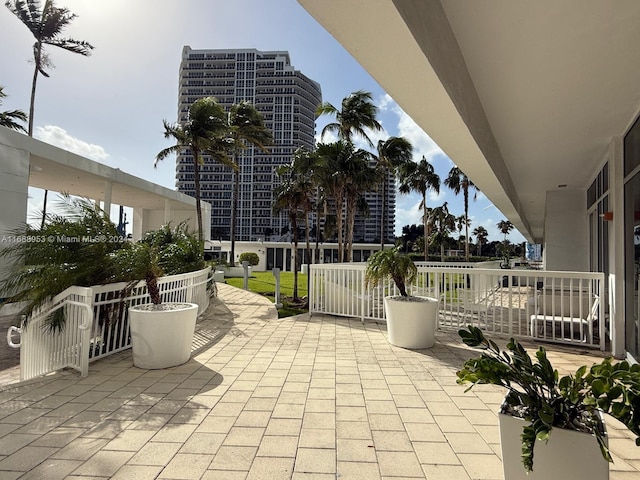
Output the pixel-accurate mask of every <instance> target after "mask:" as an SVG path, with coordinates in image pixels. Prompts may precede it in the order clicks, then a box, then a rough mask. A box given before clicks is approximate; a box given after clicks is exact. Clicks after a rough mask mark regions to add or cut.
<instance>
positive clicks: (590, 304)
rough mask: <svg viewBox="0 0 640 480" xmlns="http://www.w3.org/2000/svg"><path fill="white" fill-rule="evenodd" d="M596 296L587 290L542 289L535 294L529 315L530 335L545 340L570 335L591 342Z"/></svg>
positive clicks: (596, 311) (596, 312)
mask: <svg viewBox="0 0 640 480" xmlns="http://www.w3.org/2000/svg"><path fill="white" fill-rule="evenodd" d="M599 306H600V298H599V297H598V296H597V295H594V294H591V293H589V292H584V291H582V292H543V293H541V294H539V295H538V297H537V298H536V310H537V312H538V313H535V314H533V315H531V336H532V337H536V338H542V339H546V340H553V339H556V338H562V339H566V338H571V339H574V338H575V336H576V334H579V337H580V340H581V341H582V342H585V343H591V342H592V340H593V323H594V321H595V320H597V318H598V310H599Z"/></svg>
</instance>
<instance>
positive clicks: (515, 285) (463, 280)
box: [309, 263, 610, 350]
mask: <svg viewBox="0 0 640 480" xmlns="http://www.w3.org/2000/svg"><path fill="white" fill-rule="evenodd" d="M365 268H366V264H363V263H351V264H322V265H312V266H311V272H310V280H309V312H310V313H312V314H313V313H326V314H330V315H339V316H349V317H359V318H361V319H362V320H363V321H364V320H376V321H385V314H384V302H383V299H384V297H385V296H387V295H398V294H399V293H398V291H397V289H396V287H395V285H394V284H393V283H392V282H390V281H385V282H384V283H383V284H381V285H379V286H376V287H369V288H366V287H365V286H364V273H365ZM408 290H409V292H410V293H411V294H413V295H420V296H427V297H432V298H436V299H437V300H438V301H439V325H440V326H441V327H452V328H460V327H464V326H465V325H469V324H471V325H475V326H478V327H480V328H482V329H483V330H485V331H487V332H490V333H495V334H499V335H508V336H516V337H529V338H533V339H537V340H544V341H550V342H559V343H565V344H567V343H569V344H579V345H584V346H589V347H595V348H599V349H601V350H605V349H608V348H610V344H609V340H610V332H609V329H608V319H607V316H606V313H607V312H608V311H609V309H608V301H609V299H608V296H607V294H606V292H605V279H604V274H603V273H591V272H551V271H541V270H499V269H480V268H468V267H467V266H464V267H462V266H457V267H450V266H442V265H439V266H434V265H433V264H430V265H428V266H422V265H419V266H418V278H417V280H416V281H415V282H414V284H413V285H411V286H410V287H409V289H408Z"/></svg>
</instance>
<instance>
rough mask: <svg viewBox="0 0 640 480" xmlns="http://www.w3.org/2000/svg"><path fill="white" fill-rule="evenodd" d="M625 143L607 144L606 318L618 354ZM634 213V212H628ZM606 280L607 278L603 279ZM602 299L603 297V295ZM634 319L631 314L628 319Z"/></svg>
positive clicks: (621, 336) (622, 321) (613, 349)
mask: <svg viewBox="0 0 640 480" xmlns="http://www.w3.org/2000/svg"><path fill="white" fill-rule="evenodd" d="M623 157H624V145H623V140H622V137H614V138H613V139H612V140H611V143H610V144H609V172H610V173H609V210H610V211H612V212H613V221H611V222H606V223H608V224H609V265H610V270H611V281H610V283H609V288H610V289H611V290H612V291H611V292H609V296H610V299H611V300H613V301H612V302H611V305H610V312H609V322H610V328H611V329H612V338H611V353H612V354H613V356H615V357H617V358H622V357H623V356H624V355H625V312H624V310H625V298H624V297H625V294H624V290H625V288H624V283H625V282H624V281H625V278H624V276H625V275H624V270H625V258H624V252H625V245H624V242H625V238H624V217H625V213H627V212H625V211H624V164H623ZM630 214H631V215H633V212H630ZM606 281H609V279H606ZM603 300H605V299H603ZM629 321H630V322H633V318H630V319H629Z"/></svg>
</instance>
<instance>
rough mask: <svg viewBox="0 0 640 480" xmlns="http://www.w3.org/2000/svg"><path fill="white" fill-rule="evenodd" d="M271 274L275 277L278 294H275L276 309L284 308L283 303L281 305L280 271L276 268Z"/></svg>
mask: <svg viewBox="0 0 640 480" xmlns="http://www.w3.org/2000/svg"><path fill="white" fill-rule="evenodd" d="M271 272H272V273H273V276H274V277H275V279H276V292H275V304H276V308H282V303H280V269H279V268H274V269H273V270H271ZM309 298H311V297H309Z"/></svg>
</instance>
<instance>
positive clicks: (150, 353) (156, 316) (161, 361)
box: [129, 303, 198, 369]
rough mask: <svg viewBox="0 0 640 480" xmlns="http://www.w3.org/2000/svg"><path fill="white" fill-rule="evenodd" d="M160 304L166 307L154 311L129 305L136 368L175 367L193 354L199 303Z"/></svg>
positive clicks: (145, 307) (143, 306) (145, 306)
mask: <svg viewBox="0 0 640 480" xmlns="http://www.w3.org/2000/svg"><path fill="white" fill-rule="evenodd" d="M161 307H164V308H165V309H163V310H153V309H150V308H149V307H148V306H147V305H137V306H133V307H129V323H130V328H131V348H132V350H133V364H134V365H135V366H136V367H139V368H147V369H158V368H169V367H175V366H176V365H181V364H183V363H185V362H187V361H188V360H189V358H190V357H191V345H192V344H193V332H194V331H195V327H196V319H197V317H198V305H197V304H195V303H178V304H171V303H168V304H163V305H161ZM180 307H181V308H180Z"/></svg>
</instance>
